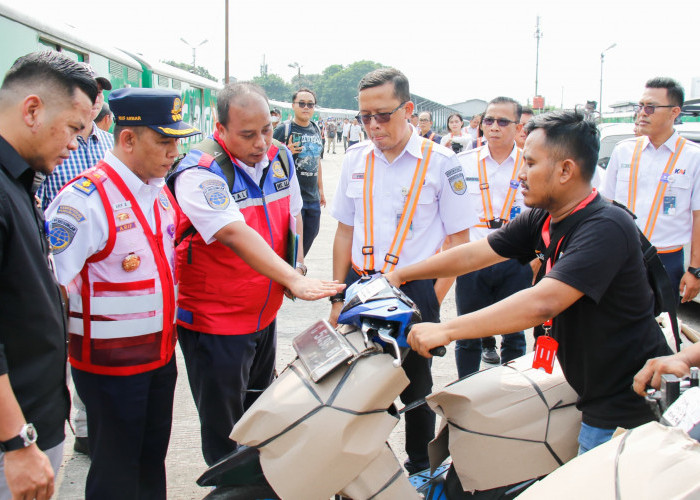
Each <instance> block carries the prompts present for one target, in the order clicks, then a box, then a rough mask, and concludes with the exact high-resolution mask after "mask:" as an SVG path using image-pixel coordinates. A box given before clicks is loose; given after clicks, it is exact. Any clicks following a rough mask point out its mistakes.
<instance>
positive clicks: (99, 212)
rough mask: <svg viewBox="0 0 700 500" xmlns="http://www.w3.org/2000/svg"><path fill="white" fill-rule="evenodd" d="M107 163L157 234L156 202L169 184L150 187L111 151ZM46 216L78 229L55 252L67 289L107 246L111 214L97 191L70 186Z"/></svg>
mask: <svg viewBox="0 0 700 500" xmlns="http://www.w3.org/2000/svg"><path fill="white" fill-rule="evenodd" d="M104 161H105V162H106V163H107V164H108V165H109V166H111V167H112V168H113V169H114V171H115V172H116V173H117V174H118V175H119V177H121V178H122V180H123V181H124V184H126V187H127V188H128V189H129V191H131V193H132V194H133V195H134V198H135V199H136V202H137V203H138V205H139V208H140V209H141V211H142V212H143V214H144V216H145V217H146V220H147V221H148V224H149V226H150V227H151V230H152V231H155V221H156V219H155V213H154V203H155V201H156V198H157V197H158V193H160V191H161V189H163V186H164V185H165V181H164V180H163V179H152V180H151V181H149V183H148V184H146V183H144V182H143V181H142V180H141V179H139V178H138V177H136V175H135V174H134V173H133V172H132V171H131V170H130V169H129V168H128V167H127V166H126V165H124V163H122V162H121V160H119V159H118V158H117V157H116V156H114V155H113V154H112V152H110V151H107V153H106V154H105V158H104ZM113 208H114V207H113ZM116 209H117V208H115V210H116ZM45 217H46V220H47V221H49V224H50V223H51V221H53V220H56V219H62V220H63V221H65V222H67V223H69V224H70V225H68V226H67V227H71V228H75V231H74V234H73V235H72V239H71V241H70V243H69V244H68V246H67V247H65V249H63V250H61V251H60V252H58V253H56V252H54V256H53V258H54V261H55V262H56V275H57V277H58V282H59V283H60V284H61V285H63V286H67V285H68V284H69V283H70V282H71V281H73V279H74V278H75V277H76V276H77V275H78V273H79V272H80V270H81V269H82V268H83V266H84V265H85V261H86V260H87V259H88V258H89V257H90V256H92V255H94V254H96V253H97V252H99V251H100V250H102V249H103V248H104V247H105V245H106V244H107V238H108V236H109V223H108V222H107V213H106V212H105V209H104V206H103V205H102V199H101V198H100V195H99V193H98V192H97V191H93V192H92V193H91V194H89V195H88V194H85V193H83V192H82V191H78V190H77V189H74V188H73V187H72V185H70V184H69V185H67V186H66V187H65V188H64V189H63V190H62V191H61V192H60V193H58V195H57V196H56V198H54V200H53V201H52V202H51V204H50V205H49V207H48V208H47V209H46V213H45Z"/></svg>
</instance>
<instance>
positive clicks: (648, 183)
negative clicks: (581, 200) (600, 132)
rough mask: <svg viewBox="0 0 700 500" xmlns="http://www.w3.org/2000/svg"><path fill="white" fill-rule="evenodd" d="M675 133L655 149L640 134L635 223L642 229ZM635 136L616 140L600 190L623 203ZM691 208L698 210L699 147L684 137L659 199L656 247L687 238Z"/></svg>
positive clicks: (673, 147) (653, 239) (672, 148)
mask: <svg viewBox="0 0 700 500" xmlns="http://www.w3.org/2000/svg"><path fill="white" fill-rule="evenodd" d="M677 140H678V133H677V132H674V133H673V135H672V136H671V137H670V138H669V139H668V140H667V141H666V142H665V143H663V144H662V145H661V146H660V147H659V149H656V148H654V145H653V144H652V143H651V142H650V141H649V138H648V137H644V145H643V149H642V154H641V159H640V161H639V171H638V172H639V174H638V179H637V202H636V206H635V213H636V215H637V219H636V222H637V226H639V228H640V229H641V230H642V231H644V227H645V226H646V224H647V219H648V218H649V212H650V210H651V206H652V203H653V201H654V196H655V194H656V189H657V187H658V185H659V180H660V179H661V174H662V173H663V171H664V169H665V168H666V164H667V163H668V159H669V157H670V155H671V154H673V153H674V152H675V150H676V141H677ZM636 142H637V138H636V137H634V138H630V139H625V140H624V141H620V142H619V143H618V144H617V146H615V149H613V152H612V154H611V155H610V162H609V163H608V168H607V172H606V174H605V181H604V183H603V184H602V186H603V187H602V189H601V190H600V192H601V194H602V195H603V196H605V197H607V198H611V199H614V200H615V201H617V202H619V203H622V204H623V205H627V201H628V195H629V184H630V182H629V181H630V166H631V164H632V154H633V152H634V146H635V144H636ZM694 210H700V147H698V146H697V145H696V144H695V143H693V142H691V141H687V142H686V144H685V146H684V148H683V151H681V154H680V156H679V158H678V162H677V163H676V165H675V167H674V168H673V170H672V171H671V175H670V177H669V182H668V186H667V188H666V193H665V194H664V199H663V200H662V201H661V206H660V210H659V217H658V219H657V220H656V225H655V227H654V232H653V233H652V235H651V238H650V240H651V243H652V244H653V245H654V246H656V248H658V249H664V248H669V247H677V246H681V245H685V244H686V243H688V242H690V239H691V235H692V223H693V214H692V212H693V211H694Z"/></svg>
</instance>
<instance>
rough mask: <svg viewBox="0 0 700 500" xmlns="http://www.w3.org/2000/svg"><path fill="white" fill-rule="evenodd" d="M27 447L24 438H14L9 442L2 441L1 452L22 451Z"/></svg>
mask: <svg viewBox="0 0 700 500" xmlns="http://www.w3.org/2000/svg"><path fill="white" fill-rule="evenodd" d="M25 447H26V445H25V444H24V438H23V437H22V436H19V435H17V436H15V437H13V438H12V439H8V440H7V441H0V451H2V452H3V453H4V452H6V451H15V450H21V449H22V448H25Z"/></svg>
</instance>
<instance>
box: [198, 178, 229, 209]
mask: <svg viewBox="0 0 700 500" xmlns="http://www.w3.org/2000/svg"><path fill="white" fill-rule="evenodd" d="M199 187H200V188H202V193H203V194H204V199H205V200H207V204H208V205H209V206H210V207H211V208H213V209H214V210H225V209H226V208H227V207H228V205H229V203H230V202H231V198H230V197H229V195H228V188H227V186H226V183H225V182H223V181H219V180H210V181H204V182H202V183H201V184H200V185H199Z"/></svg>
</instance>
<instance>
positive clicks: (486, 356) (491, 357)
mask: <svg viewBox="0 0 700 500" xmlns="http://www.w3.org/2000/svg"><path fill="white" fill-rule="evenodd" d="M481 360H482V361H483V362H484V363H488V364H490V365H500V364H501V358H500V357H499V356H498V353H497V352H496V349H495V348H494V347H487V348H486V349H484V350H482V351H481Z"/></svg>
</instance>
